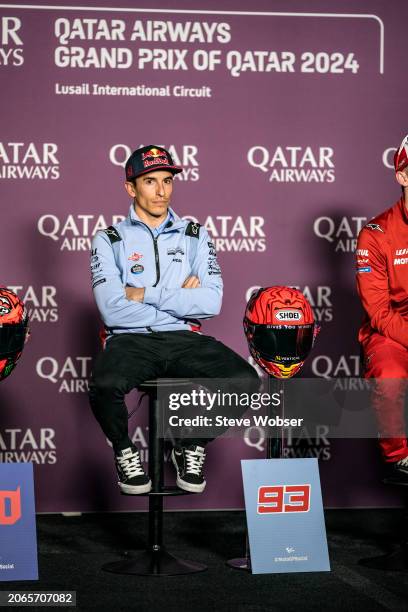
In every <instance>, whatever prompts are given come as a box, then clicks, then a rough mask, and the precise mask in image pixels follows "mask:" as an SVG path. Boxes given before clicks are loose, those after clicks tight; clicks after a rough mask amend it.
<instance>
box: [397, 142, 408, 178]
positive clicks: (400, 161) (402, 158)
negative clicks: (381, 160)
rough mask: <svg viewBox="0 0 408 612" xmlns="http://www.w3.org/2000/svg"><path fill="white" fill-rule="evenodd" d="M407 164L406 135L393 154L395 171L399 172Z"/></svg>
mask: <svg viewBox="0 0 408 612" xmlns="http://www.w3.org/2000/svg"><path fill="white" fill-rule="evenodd" d="M407 166H408V135H407V136H405V138H404V140H403V141H402V142H401V145H400V148H399V149H398V150H397V151H396V152H395V155H394V168H395V172H401V170H404V168H406V167H407Z"/></svg>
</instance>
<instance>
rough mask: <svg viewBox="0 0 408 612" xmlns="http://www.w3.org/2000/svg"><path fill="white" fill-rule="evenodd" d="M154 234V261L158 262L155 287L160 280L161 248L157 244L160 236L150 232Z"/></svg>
mask: <svg viewBox="0 0 408 612" xmlns="http://www.w3.org/2000/svg"><path fill="white" fill-rule="evenodd" d="M150 233H151V234H152V238H153V246H154V261H155V263H156V282H155V283H154V285H153V287H156V286H157V284H158V282H159V280H160V260H159V248H158V246H157V239H158V237H159V236H160V234H159V236H157V238H155V237H154V236H153V233H152V232H150Z"/></svg>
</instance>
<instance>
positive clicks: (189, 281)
mask: <svg viewBox="0 0 408 612" xmlns="http://www.w3.org/2000/svg"><path fill="white" fill-rule="evenodd" d="M198 287H201V285H200V280H199V278H198V276H187V278H186V280H185V281H184V283H183V284H182V285H181V288H182V289H197V288H198Z"/></svg>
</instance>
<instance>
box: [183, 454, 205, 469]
mask: <svg viewBox="0 0 408 612" xmlns="http://www.w3.org/2000/svg"><path fill="white" fill-rule="evenodd" d="M185 453H186V461H187V472H190V473H191V474H196V475H197V476H200V474H201V470H202V467H203V464H204V459H205V453H204V452H203V451H199V450H195V451H192V450H188V448H186V450H185Z"/></svg>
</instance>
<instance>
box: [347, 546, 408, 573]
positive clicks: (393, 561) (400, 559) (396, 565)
mask: <svg viewBox="0 0 408 612" xmlns="http://www.w3.org/2000/svg"><path fill="white" fill-rule="evenodd" d="M358 563H359V565H363V566H364V567H370V568H372V569H379V570H390V571H394V572H395V571H397V572H398V571H399V572H407V571H408V542H406V543H405V544H402V545H401V546H399V547H398V548H397V549H396V550H394V551H393V552H391V553H388V555H380V556H379V557H371V558H369V559H360V561H359V562H358Z"/></svg>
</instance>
